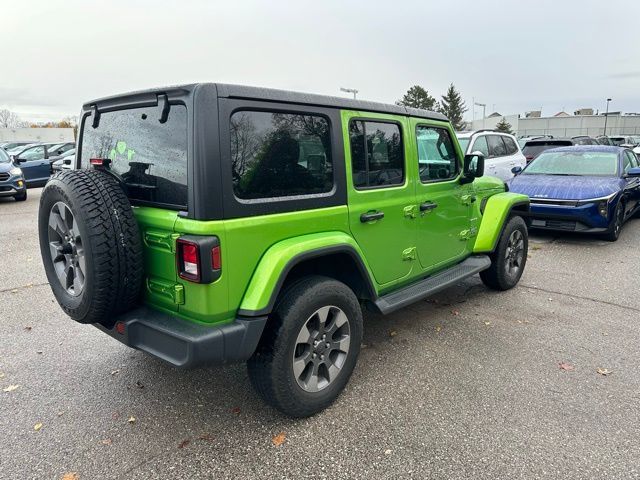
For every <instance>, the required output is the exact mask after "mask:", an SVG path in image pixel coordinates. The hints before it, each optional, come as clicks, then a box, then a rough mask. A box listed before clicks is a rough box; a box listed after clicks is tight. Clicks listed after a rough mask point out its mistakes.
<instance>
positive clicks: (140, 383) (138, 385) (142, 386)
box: [136, 380, 144, 388]
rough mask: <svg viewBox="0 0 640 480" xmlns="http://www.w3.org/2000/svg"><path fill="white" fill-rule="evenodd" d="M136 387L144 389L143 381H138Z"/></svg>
mask: <svg viewBox="0 0 640 480" xmlns="http://www.w3.org/2000/svg"><path fill="white" fill-rule="evenodd" d="M136 387H138V388H144V385H143V384H142V382H141V381H139V380H138V381H137V382H136Z"/></svg>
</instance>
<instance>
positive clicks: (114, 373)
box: [111, 370, 120, 375]
mask: <svg viewBox="0 0 640 480" xmlns="http://www.w3.org/2000/svg"><path fill="white" fill-rule="evenodd" d="M119 373H120V370H112V371H111V375H117V374H119Z"/></svg>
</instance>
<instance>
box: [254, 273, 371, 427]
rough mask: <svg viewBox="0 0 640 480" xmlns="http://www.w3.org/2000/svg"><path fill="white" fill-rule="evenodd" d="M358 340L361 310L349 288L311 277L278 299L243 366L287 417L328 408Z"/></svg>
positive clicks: (339, 389) (352, 361)
mask: <svg viewBox="0 0 640 480" xmlns="http://www.w3.org/2000/svg"><path fill="white" fill-rule="evenodd" d="M361 341H362V312H361V309H360V305H359V303H358V299H357V298H356V296H355V295H354V293H353V292H352V291H351V289H350V288H349V287H347V286H346V285H344V284H343V283H341V282H338V281H336V280H333V279H330V278H326V277H320V276H312V277H308V278H306V279H304V280H302V281H300V282H298V283H296V284H295V285H294V286H293V287H291V289H289V290H288V291H287V292H286V293H285V294H284V296H283V297H282V299H281V301H280V302H279V303H278V305H277V307H276V309H275V311H274V312H273V314H272V317H271V319H270V323H269V324H267V328H266V329H265V332H264V334H263V337H262V338H261V340H260V344H259V345H258V349H257V350H256V353H255V354H254V355H253V357H251V359H249V361H248V363H247V366H248V371H249V378H250V380H251V383H252V384H253V386H254V388H255V389H256V390H257V391H258V393H259V394H260V395H261V396H262V397H263V398H264V400H265V401H266V402H267V403H268V404H270V405H271V406H273V407H275V408H277V409H278V410H280V411H281V412H283V413H284V414H286V415H289V416H292V417H307V416H310V415H313V414H314V413H317V412H319V411H321V410H323V409H324V408H326V407H328V406H329V405H330V404H331V403H332V402H333V401H334V400H335V399H336V398H337V397H338V396H339V395H340V393H341V392H342V390H343V389H344V387H345V385H346V384H347V382H348V381H349V377H350V376H351V373H352V372H353V369H354V368H355V365H356V361H357V358H358V354H359V352H360V343H361Z"/></svg>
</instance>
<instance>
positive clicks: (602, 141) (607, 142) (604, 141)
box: [596, 135, 615, 147]
mask: <svg viewBox="0 0 640 480" xmlns="http://www.w3.org/2000/svg"><path fill="white" fill-rule="evenodd" d="M596 141H597V142H598V144H599V145H610V146H612V147H615V145H614V144H613V142H612V141H611V140H610V139H609V137H607V136H606V135H599V136H597V137H596Z"/></svg>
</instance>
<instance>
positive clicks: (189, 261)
mask: <svg viewBox="0 0 640 480" xmlns="http://www.w3.org/2000/svg"><path fill="white" fill-rule="evenodd" d="M209 258H210V259H211V261H210V262H209V261H207V259H209ZM203 260H204V261H203ZM176 261H177V264H178V276H179V277H180V278H182V279H184V280H188V281H190V282H195V283H211V282H214V281H215V280H217V279H218V278H220V274H221V273H222V252H221V249H220V240H219V239H218V237H200V236H196V235H185V236H182V237H180V238H178V240H177V244H176Z"/></svg>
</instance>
